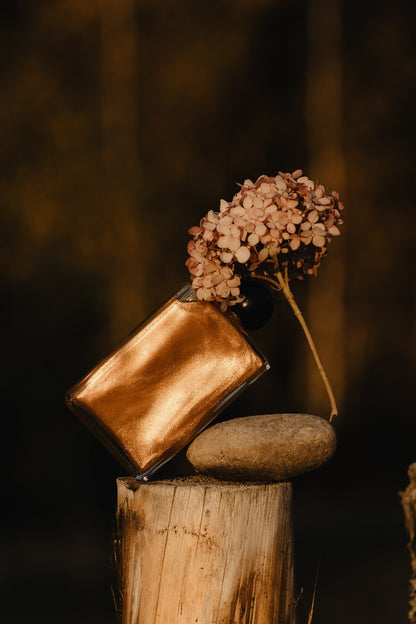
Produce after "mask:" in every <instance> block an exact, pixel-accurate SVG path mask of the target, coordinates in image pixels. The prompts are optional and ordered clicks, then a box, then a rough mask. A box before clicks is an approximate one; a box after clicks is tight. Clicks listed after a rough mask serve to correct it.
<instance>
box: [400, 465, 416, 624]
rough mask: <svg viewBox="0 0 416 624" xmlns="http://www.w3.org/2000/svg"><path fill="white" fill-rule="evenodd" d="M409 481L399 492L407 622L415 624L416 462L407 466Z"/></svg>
mask: <svg viewBox="0 0 416 624" xmlns="http://www.w3.org/2000/svg"><path fill="white" fill-rule="evenodd" d="M408 473H409V479H410V483H409V485H408V486H407V488H406V489H405V491H404V492H400V496H401V499H402V506H403V511H404V517H405V522H406V529H407V532H408V535H409V543H408V545H407V546H408V549H409V553H410V565H411V576H410V582H409V622H410V623H411V624H416V463H415V464H411V465H410V466H409V470H408Z"/></svg>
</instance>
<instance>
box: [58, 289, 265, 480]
mask: <svg viewBox="0 0 416 624" xmlns="http://www.w3.org/2000/svg"><path fill="white" fill-rule="evenodd" d="M268 368H269V364H268V362H267V361H266V360H265V358H264V357H263V356H262V355H261V353H260V352H259V351H258V350H257V349H256V347H255V346H254V345H253V344H252V343H251V342H250V341H249V339H248V337H247V335H246V334H244V333H243V332H242V331H241V329H239V327H238V326H237V324H236V323H235V322H234V321H233V319H232V316H230V315H228V314H223V313H222V312H221V311H220V310H219V309H218V308H217V306H215V305H213V304H212V303H209V302H202V301H198V300H196V297H195V294H194V292H193V291H192V289H191V288H190V287H189V286H185V287H184V288H182V289H181V290H180V291H179V292H178V293H177V294H176V295H175V296H174V297H172V299H170V300H169V301H168V302H167V303H166V304H165V305H164V306H163V307H162V308H160V309H159V310H158V311H157V312H156V313H155V314H153V316H151V317H150V318H149V319H148V320H146V321H145V322H144V323H143V324H142V325H140V326H139V327H138V328H137V329H136V330H135V331H134V332H133V333H132V334H130V335H129V336H128V338H127V339H126V340H125V341H124V342H123V343H122V344H121V345H120V347H119V348H118V349H116V350H115V351H114V352H113V353H111V354H110V355H109V356H108V357H106V358H105V359H104V360H103V361H102V362H100V363H99V364H98V365H97V366H96V367H95V368H94V369H93V370H92V371H91V372H90V373H89V374H88V375H87V376H86V377H85V378H84V379H82V380H81V381H80V382H79V383H77V384H76V385H75V386H74V387H73V388H72V389H71V390H70V391H69V392H68V393H67V396H66V401H67V404H68V406H69V407H70V408H71V409H72V410H73V411H74V412H75V413H76V414H77V415H78V416H79V417H80V418H81V420H82V421H83V422H84V424H86V425H87V426H88V427H89V428H90V429H91V430H92V432H93V433H94V434H95V435H96V436H97V437H98V438H99V439H100V440H101V441H102V442H103V443H104V444H105V446H106V447H107V448H108V449H109V450H110V451H111V452H112V453H113V455H114V456H115V457H116V458H117V459H118V460H119V461H120V462H121V463H122V465H123V466H124V467H125V468H126V470H127V471H128V472H129V473H130V474H131V475H133V476H137V478H146V477H147V476H149V475H150V474H151V473H153V472H154V471H155V470H157V469H158V468H159V467H160V466H161V465H162V464H164V463H165V462H166V461H168V460H169V459H171V457H173V456H174V455H175V454H176V453H177V452H178V451H180V450H181V449H182V448H183V447H184V446H186V444H188V443H189V442H190V441H191V440H192V439H193V438H194V437H195V436H196V435H197V434H198V433H199V432H200V431H201V430H202V429H203V428H204V427H205V426H206V425H208V423H209V422H211V421H212V420H213V418H215V416H217V415H218V414H219V413H220V412H221V411H222V410H223V409H224V408H225V407H226V406H227V405H228V403H230V402H231V400H233V399H234V398H235V397H236V396H237V395H238V394H239V393H240V392H241V391H242V390H243V389H244V388H245V387H246V386H247V385H248V384H250V383H252V382H253V381H254V380H255V379H257V378H258V377H259V376H260V375H261V374H262V373H263V372H264V371H266V370H267V369H268Z"/></svg>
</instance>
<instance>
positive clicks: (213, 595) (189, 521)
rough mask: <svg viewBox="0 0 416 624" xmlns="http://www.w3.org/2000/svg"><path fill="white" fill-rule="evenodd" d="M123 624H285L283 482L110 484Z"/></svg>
mask: <svg viewBox="0 0 416 624" xmlns="http://www.w3.org/2000/svg"><path fill="white" fill-rule="evenodd" d="M117 486H118V506H117V522H118V532H119V538H118V542H117V544H118V557H117V561H116V562H117V567H118V572H119V577H120V590H121V596H122V604H121V614H122V624H192V623H197V624H290V623H292V622H293V620H294V618H293V615H292V612H293V605H294V601H293V543H292V540H293V537H292V488H291V484H290V483H269V484H256V483H231V482H221V481H216V480H213V479H209V478H199V477H189V478H185V479H176V480H171V481H153V482H138V481H136V480H135V479H133V478H131V477H127V478H121V479H118V480H117Z"/></svg>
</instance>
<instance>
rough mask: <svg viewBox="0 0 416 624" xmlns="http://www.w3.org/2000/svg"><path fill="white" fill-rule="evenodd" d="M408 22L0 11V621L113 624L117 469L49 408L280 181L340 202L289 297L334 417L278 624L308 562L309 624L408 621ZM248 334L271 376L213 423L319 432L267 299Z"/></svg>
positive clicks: (262, 13) (266, 5) (196, 9)
mask: <svg viewBox="0 0 416 624" xmlns="http://www.w3.org/2000/svg"><path fill="white" fill-rule="evenodd" d="M415 17H416V15H415V8H414V5H410V3H405V2H404V1H402V0H399V2H395V3H394V4H392V3H391V2H384V1H382V2H377V3H376V2H374V1H370V2H357V1H356V0H352V1H351V2H345V3H344V4H343V3H342V2H341V0H332V1H331V0H311V1H310V2H307V1H306V0H303V1H302V0H292V1H289V0H281V1H280V2H279V1H273V0H223V1H215V0H213V1H212V2H191V1H190V0H188V1H183V0H180V1H179V2H178V1H176V2H174V1H173V0H163V1H162V0H159V1H155V0H143V1H140V0H138V1H137V2H135V1H134V0H119V1H116V0H111V1H110V0H96V1H95V2H86V1H84V0H42V1H40V0H37V1H36V2H35V1H30V0H4V1H3V2H2V5H1V9H0V19H1V25H0V28H1V32H0V46H1V53H2V54H1V58H2V69H1V91H0V93H1V104H0V129H1V143H0V145H1V150H0V158H1V170H0V172H1V183H0V206H1V211H2V226H1V229H0V231H1V236H2V241H1V245H0V257H1V261H2V262H1V271H2V274H1V288H2V291H3V293H2V295H3V297H2V299H3V302H4V304H3V307H4V313H3V322H2V327H3V330H4V332H3V337H2V352H3V364H4V368H3V372H2V376H1V381H2V391H1V401H2V419H3V436H2V443H3V444H2V446H3V456H4V459H5V463H4V468H3V472H2V479H1V488H2V493H1V494H2V502H3V507H4V511H3V512H2V516H1V520H2V525H3V526H2V532H1V538H0V539H1V545H2V551H3V556H2V565H1V570H0V573H1V581H2V583H1V584H2V588H3V590H4V592H5V594H4V596H3V598H2V601H1V607H0V612H1V615H0V618H1V621H4V622H7V623H16V624H17V623H19V624H26V623H28V622H42V623H43V624H47V623H51V624H52V623H54V624H56V623H59V624H66V623H68V624H73V623H74V624H75V623H77V624H93V623H97V624H98V623H99V624H107V623H110V622H114V621H115V616H114V612H113V607H112V599H111V593H110V589H109V587H110V584H111V582H112V579H113V576H112V571H111V566H110V555H111V538H112V528H113V517H114V509H115V478H116V477H117V476H119V475H121V474H123V471H122V470H121V468H119V466H118V465H117V463H116V462H115V461H114V460H113V459H112V458H111V457H110V456H109V455H108V453H107V452H106V451H105V450H104V449H103V448H102V447H101V446H100V444H99V443H98V442H96V441H95V439H94V438H93V437H92V436H91V435H90V434H89V433H88V432H87V431H86V430H85V429H84V428H83V427H82V425H81V424H80V423H78V421H77V420H76V419H75V418H74V417H73V416H72V415H71V414H70V413H69V412H68V411H67V410H66V409H65V407H64V405H63V394H64V391H65V390H66V389H67V388H68V387H69V386H70V385H71V384H72V383H74V382H75V381H76V380H77V379H78V378H79V377H80V376H81V375H82V374H83V373H84V372H86V371H87V370H88V369H89V368H90V367H91V366H92V365H93V364H95V362H96V361H97V360H98V359H99V358H101V357H102V356H104V355H106V354H107V353H108V351H109V350H110V349H111V348H112V347H113V346H114V345H115V344H117V342H118V341H119V340H120V339H121V338H123V337H124V336H125V335H126V334H127V333H128V332H129V331H130V330H131V329H132V328H133V327H134V326H135V325H137V324H138V323H139V322H140V321H141V320H142V319H143V317H145V316H146V315H147V314H148V313H149V312H150V311H152V310H153V309H154V308H155V307H157V306H158V305H160V304H161V303H162V302H163V301H164V300H165V299H166V298H167V297H169V296H170V295H171V294H173V293H174V292H175V291H176V290H177V289H178V287H179V286H180V285H181V284H182V283H183V282H184V281H185V280H186V278H187V275H186V271H185V268H184V261H185V259H186V251H185V250H186V242H187V240H188V235H187V229H188V227H190V226H191V225H194V224H195V223H197V222H198V220H199V219H200V217H201V216H202V215H203V214H205V213H206V212H207V211H208V210H209V209H211V208H213V209H216V208H217V206H218V202H219V199H220V198H222V197H224V198H225V199H231V197H232V195H233V194H234V193H235V192H236V190H237V186H236V183H237V182H242V181H243V180H244V179H245V178H246V177H252V178H256V177H257V176H258V175H260V174H262V173H267V174H270V175H274V174H276V173H277V171H278V170H283V171H290V170H293V169H295V168H298V167H301V168H303V169H304V171H305V172H306V173H307V174H308V175H310V176H311V177H313V178H315V179H319V181H321V182H323V183H324V184H326V185H328V186H330V187H332V188H336V189H338V190H340V191H341V193H342V196H343V199H344V202H345V205H346V223H345V227H344V231H343V236H342V238H341V239H338V240H336V241H334V243H333V244H332V248H331V249H330V253H329V256H328V258H327V259H326V260H325V262H324V264H323V266H322V269H321V271H320V273H319V274H318V277H317V278H316V279H314V280H311V281H310V282H303V283H298V284H296V285H295V286H294V288H295V292H296V295H297V298H298V300H299V303H300V304H301V306H302V307H303V309H304V312H305V315H306V317H307V318H308V320H309V322H310V325H311V328H312V332H313V334H314V336H315V338H316V341H317V343H318V345H319V346H320V350H321V353H322V357H323V360H324V362H325V363H326V365H327V368H328V373H329V376H330V377H331V379H332V380H333V382H334V386H335V389H336V393H337V396H338V397H339V402H340V407H341V416H340V418H339V419H338V421H337V430H338V435H339V449H338V452H337V455H336V457H335V458H334V459H333V460H332V461H331V462H330V463H329V464H328V465H327V466H326V467H325V468H323V469H321V470H319V471H316V472H315V473H312V474H310V475H305V476H304V477H301V478H299V479H297V480H295V482H294V485H295V497H296V500H295V504H296V507H295V516H296V518H295V519H296V540H297V541H296V549H297V582H298V588H299V590H300V588H301V587H303V588H304V593H303V596H302V597H301V599H300V602H299V618H298V621H299V623H301V622H306V613H307V610H308V607H309V603H310V599H311V593H312V589H313V584H314V581H315V573H316V569H317V566H318V564H319V562H320V576H319V581H318V587H317V604H316V613H315V617H314V620H313V622H314V624H324V623H328V622H337V624H350V623H351V622H354V624H368V623H369V622H377V624H387V623H391V624H401V623H404V622H405V621H406V608H407V607H406V600H407V577H408V572H409V569H408V568H409V566H408V561H407V553H406V548H405V545H406V535H405V532H404V528H403V521H402V513H401V509H400V504H399V498H398V491H399V490H400V489H403V488H404V487H405V486H406V481H407V477H406V468H407V465H408V464H409V463H410V462H411V461H413V460H415V459H416V448H415V424H414V423H415V409H414V403H415V402H414V383H415V381H414V359H415V358H414V354H415V341H416V325H415V305H414V293H415V289H414V265H413V262H414V257H413V253H412V251H413V250H411V244H412V242H413V240H414V231H415V222H414V218H413V213H414V203H415V188H416V185H415V176H414V169H415V156H414V153H415V113H414V110H415V96H416V93H415V87H416V54H415V43H414V23H415ZM255 339H256V340H257V342H258V343H259V344H260V346H261V347H262V349H263V350H264V351H265V352H266V354H267V355H268V357H269V359H270V361H271V363H272V370H271V372H269V373H268V375H266V376H265V377H263V378H262V379H261V380H260V381H259V382H258V383H257V384H256V385H255V386H253V387H252V388H251V389H250V390H249V391H247V392H246V394H245V395H244V397H243V398H242V399H240V400H239V401H237V402H236V403H235V404H234V406H233V407H232V408H230V409H229V410H228V411H227V414H226V416H227V417H231V416H243V415H248V414H255V413H262V412H279V411H280V412H284V411H294V412H295V411H305V412H310V413H316V414H319V415H324V416H325V415H326V413H327V409H328V408H327V403H326V398H325V395H324V393H323V391H322V389H321V384H320V381H319V378H318V377H317V375H316V372H315V370H314V367H313V364H312V363H311V360H310V355H309V353H308V351H307V349H306V347H305V344H304V340H303V337H302V335H301V334H300V329H299V327H298V326H297V323H296V321H295V320H294V318H293V317H292V314H291V313H290V311H289V310H288V309H287V306H286V305H285V304H284V302H282V301H277V302H276V311H275V314H274V317H273V319H272V321H271V323H270V325H269V326H268V327H267V328H266V329H264V330H260V331H258V332H256V333H255ZM184 470H186V465H185V463H184V461H183V459H181V458H178V459H176V460H175V461H174V462H172V463H171V464H170V465H169V466H168V467H167V468H166V471H167V472H168V473H169V474H180V473H181V472H182V471H184Z"/></svg>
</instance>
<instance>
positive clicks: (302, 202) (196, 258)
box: [186, 169, 343, 308]
mask: <svg viewBox="0 0 416 624" xmlns="http://www.w3.org/2000/svg"><path fill="white" fill-rule="evenodd" d="M342 210H343V205H342V204H341V202H340V201H339V196H338V193H337V192H335V191H327V190H326V189H325V188H324V186H322V184H317V183H314V182H313V181H312V180H310V179H309V178H307V177H306V176H304V175H303V174H302V171H301V170H300V169H298V170H296V171H294V172H293V173H281V172H279V174H278V175H277V176H275V177H269V176H266V175H262V176H260V177H259V178H258V180H257V181H256V182H255V183H254V182H252V181H251V180H245V182H244V184H242V185H241V188H240V190H239V192H238V193H236V195H234V197H233V199H232V201H231V202H227V201H225V200H224V199H222V200H221V201H220V207H219V211H218V212H214V211H213V210H210V211H209V212H208V214H207V215H206V216H205V217H203V218H202V219H201V221H200V224H199V226H194V227H192V228H191V229H190V230H189V233H190V234H191V235H192V237H193V238H192V240H191V241H190V242H189V244H188V253H189V258H188V260H187V261H186V265H187V267H188V270H189V272H190V274H191V278H192V286H193V288H194V290H195V292H196V294H197V297H198V298H199V299H201V300H206V301H218V302H221V303H222V307H223V308H224V307H226V306H227V305H232V304H234V303H237V302H239V301H242V299H243V297H242V295H241V294H240V284H241V278H242V277H245V276H251V277H260V278H261V277H263V278H270V279H271V280H273V281H275V276H276V273H277V272H281V271H284V272H285V274H286V276H287V279H292V278H298V279H303V277H304V276H305V275H315V274H316V271H317V268H318V266H319V264H320V262H321V259H322V257H323V256H324V255H325V253H326V251H327V246H328V244H329V242H330V241H331V239H332V237H333V236H338V235H339V233H340V231H339V226H340V225H341V224H342Z"/></svg>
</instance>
